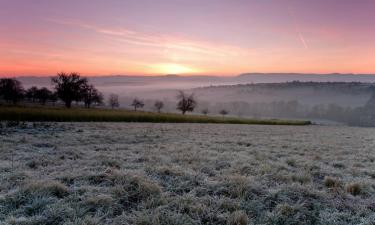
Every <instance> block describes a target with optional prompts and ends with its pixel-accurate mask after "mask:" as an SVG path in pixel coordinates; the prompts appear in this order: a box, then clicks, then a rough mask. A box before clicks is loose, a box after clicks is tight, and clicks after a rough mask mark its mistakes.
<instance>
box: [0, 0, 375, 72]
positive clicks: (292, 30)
mask: <svg viewBox="0 0 375 225" xmlns="http://www.w3.org/2000/svg"><path fill="white" fill-rule="evenodd" d="M339 3H340V7H341V8H340V9H341V10H338V9H337V5H338V4H339ZM353 5H356V6H357V7H353ZM87 7H88V9H89V10H88V9H87ZM0 8H1V10H2V13H0V33H1V35H0V76H3V77H4V76H22V75H37V76H49V75H54V74H56V73H58V72H60V71H66V72H70V71H76V72H80V73H81V74H82V75H87V76H96V75H165V74H180V75H219V76H228V75H238V74H241V73H247V72H263V73H319V74H323V73H357V74H359V73H362V74H373V73H375V47H374V45H373V40H374V38H375V31H374V29H373V26H374V24H373V22H372V21H375V16H374V14H373V13H372V11H373V10H375V3H374V2H373V1H365V2H364V3H363V4H359V3H358V4H355V3H347V2H345V3H342V2H341V1H338V0H333V2H331V3H327V2H326V1H323V0H317V1H314V2H304V3H301V2H300V1H297V0H288V1H287V0H280V1H269V2H268V1H267V2H263V1H253V0H249V1H233V2H232V1H225V0H217V1H215V3H213V2H210V1H207V2H204V3H202V2H201V1H195V0H189V1H186V0H181V1H179V3H176V2H175V1H172V0H165V1H162V2H150V1H145V0H139V1H131V0H124V1H117V0H110V1H106V2H103V1H99V0H92V1H90V4H88V3H87V2H86V1H85V0H77V1H71V0H68V1H66V2H65V1H64V2H51V1H47V0H40V1H38V2H34V3H31V2H29V1H26V0H25V1H22V0H20V1H14V2H13V1H6V2H5V3H0ZM151 9H152V10H151ZM208 9H209V10H208ZM343 12H344V13H343ZM225 18H226V19H225Z"/></svg>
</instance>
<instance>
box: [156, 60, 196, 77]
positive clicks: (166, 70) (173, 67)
mask: <svg viewBox="0 0 375 225" xmlns="http://www.w3.org/2000/svg"><path fill="white" fill-rule="evenodd" d="M152 69H153V70H154V71H153V72H156V73H162V74H192V73H197V72H198V70H196V69H194V68H191V67H188V66H185V65H181V64H177V63H161V64H156V65H155V66H153V68H152Z"/></svg>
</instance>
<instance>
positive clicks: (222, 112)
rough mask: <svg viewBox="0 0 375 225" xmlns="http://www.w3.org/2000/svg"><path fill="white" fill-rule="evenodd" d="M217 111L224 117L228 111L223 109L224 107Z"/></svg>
mask: <svg viewBox="0 0 375 225" xmlns="http://www.w3.org/2000/svg"><path fill="white" fill-rule="evenodd" d="M219 113H220V114H221V115H222V116H223V117H224V116H225V115H227V114H228V113H229V112H228V111H227V110H225V109H222V110H220V112H219Z"/></svg>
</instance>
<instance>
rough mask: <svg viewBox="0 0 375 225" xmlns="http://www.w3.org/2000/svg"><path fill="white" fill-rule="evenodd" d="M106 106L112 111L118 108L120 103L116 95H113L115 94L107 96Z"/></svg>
mask: <svg viewBox="0 0 375 225" xmlns="http://www.w3.org/2000/svg"><path fill="white" fill-rule="evenodd" d="M108 104H109V105H110V106H111V108H112V109H114V108H117V107H120V103H119V101H118V95H115V94H111V95H109V99H108Z"/></svg>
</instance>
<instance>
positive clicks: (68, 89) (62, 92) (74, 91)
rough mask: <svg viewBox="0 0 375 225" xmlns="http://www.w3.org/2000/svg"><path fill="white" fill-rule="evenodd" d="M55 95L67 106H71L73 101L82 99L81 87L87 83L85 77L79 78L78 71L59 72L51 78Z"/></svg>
mask: <svg viewBox="0 0 375 225" xmlns="http://www.w3.org/2000/svg"><path fill="white" fill-rule="evenodd" d="M52 83H53V84H54V85H55V90H56V93H57V96H58V97H59V98H60V99H61V100H62V101H63V102H64V103H65V106H66V107H67V108H70V107H71V106H72V102H73V101H80V100H81V99H82V89H83V87H84V85H87V79H86V78H81V76H80V74H78V73H70V74H66V73H59V74H57V77H54V78H52Z"/></svg>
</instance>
